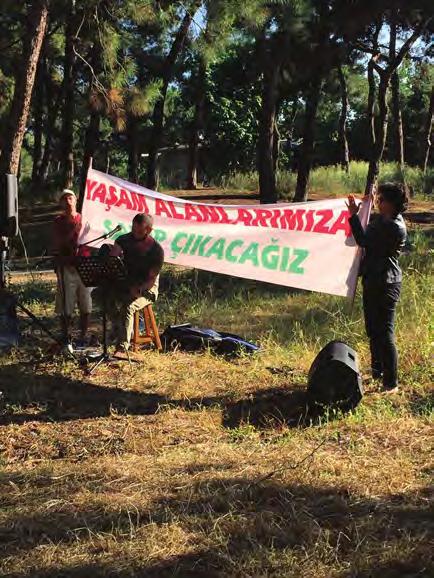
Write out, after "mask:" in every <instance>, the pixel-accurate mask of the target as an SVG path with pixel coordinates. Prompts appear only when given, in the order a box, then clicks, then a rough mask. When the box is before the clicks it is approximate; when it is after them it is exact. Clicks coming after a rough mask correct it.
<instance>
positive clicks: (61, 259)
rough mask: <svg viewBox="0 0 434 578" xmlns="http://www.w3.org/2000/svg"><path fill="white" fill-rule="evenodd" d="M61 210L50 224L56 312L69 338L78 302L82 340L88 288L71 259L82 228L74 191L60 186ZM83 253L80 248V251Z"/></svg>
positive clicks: (86, 320) (88, 310)
mask: <svg viewBox="0 0 434 578" xmlns="http://www.w3.org/2000/svg"><path fill="white" fill-rule="evenodd" d="M59 205H60V208H61V209H62V213H61V214H60V215H58V216H57V217H56V219H55V220H54V224H53V249H54V251H53V252H54V255H55V257H56V275H57V293H56V313H57V314H58V315H60V316H61V322H62V329H63V332H64V336H65V339H68V340H69V338H70V334H69V332H70V328H71V321H72V316H73V314H74V311H75V308H76V306H77V305H78V309H79V312H80V338H81V341H82V342H84V341H85V339H86V335H87V330H88V326H89V316H90V313H91V311H92V300H91V296H90V289H89V288H87V287H85V286H84V284H83V281H82V280H81V278H80V276H79V274H78V272H77V269H76V268H75V267H74V258H75V257H76V256H77V255H78V254H79V246H78V237H79V235H80V230H81V227H82V221H81V215H80V213H78V212H77V197H76V195H75V193H74V191H71V190H70V189H64V190H63V191H62V192H61V193H60V195H59ZM80 254H81V255H83V251H80Z"/></svg>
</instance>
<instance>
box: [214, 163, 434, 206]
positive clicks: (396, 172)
mask: <svg viewBox="0 0 434 578" xmlns="http://www.w3.org/2000/svg"><path fill="white" fill-rule="evenodd" d="M367 172H368V163H367V162H364V161H352V162H351V163H350V170H349V172H348V173H346V172H345V171H344V170H342V168H341V167H340V166H339V165H330V166H324V167H317V168H315V169H313V171H312V172H311V175H310V182H309V189H310V191H311V192H315V193H325V194H327V195H334V196H337V197H339V196H343V195H347V194H349V193H355V194H362V193H363V191H364V189H365V183H366V175H367ZM404 177H405V181H406V183H407V184H408V185H409V187H411V188H412V191H413V193H414V195H417V196H424V195H430V194H432V190H433V184H434V169H433V168H429V169H428V171H427V173H426V174H425V175H424V174H423V172H422V170H421V169H420V168H418V167H410V166H407V167H405V170H404ZM296 180H297V175H296V174H295V173H291V172H289V171H278V172H277V175H276V183H277V190H278V193H279V196H280V198H282V199H291V198H292V196H293V195H294V191H295V185H296ZM401 180H402V175H401V171H400V169H399V165H398V164H396V163H383V164H382V165H381V170H380V181H383V182H384V181H401ZM217 184H218V185H219V186H221V187H223V188H225V189H232V190H240V191H241V190H244V191H246V190H250V191H251V190H257V189H258V174H257V173H256V172H249V173H234V174H231V175H228V176H226V177H223V178H222V179H221V180H220V181H219V182H218V183H217Z"/></svg>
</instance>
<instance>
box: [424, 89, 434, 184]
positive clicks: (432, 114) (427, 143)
mask: <svg viewBox="0 0 434 578" xmlns="http://www.w3.org/2000/svg"><path fill="white" fill-rule="evenodd" d="M433 120H434V87H433V88H432V89H431V98H430V101H429V110H428V116H427V119H426V124H425V130H424V135H423V143H424V147H423V157H422V169H423V174H424V175H425V174H426V171H427V168H428V163H429V157H430V152H431V135H432V125H433Z"/></svg>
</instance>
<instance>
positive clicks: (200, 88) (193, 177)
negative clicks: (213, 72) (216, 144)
mask: <svg viewBox="0 0 434 578" xmlns="http://www.w3.org/2000/svg"><path fill="white" fill-rule="evenodd" d="M205 98H206V64H205V62H204V60H203V58H200V62H199V69H198V74H197V85H196V87H195V107H194V119H193V122H192V125H191V133H190V142H189V147H188V172H187V189H189V190H195V189H197V172H198V166H199V144H200V138H199V134H200V131H201V129H202V128H203V121H204V112H205V111H204V109H205Z"/></svg>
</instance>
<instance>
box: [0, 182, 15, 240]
mask: <svg viewBox="0 0 434 578" xmlns="http://www.w3.org/2000/svg"><path fill="white" fill-rule="evenodd" d="M16 235H18V183H17V177H16V175H3V176H2V177H1V178H0V237H15V236H16Z"/></svg>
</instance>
